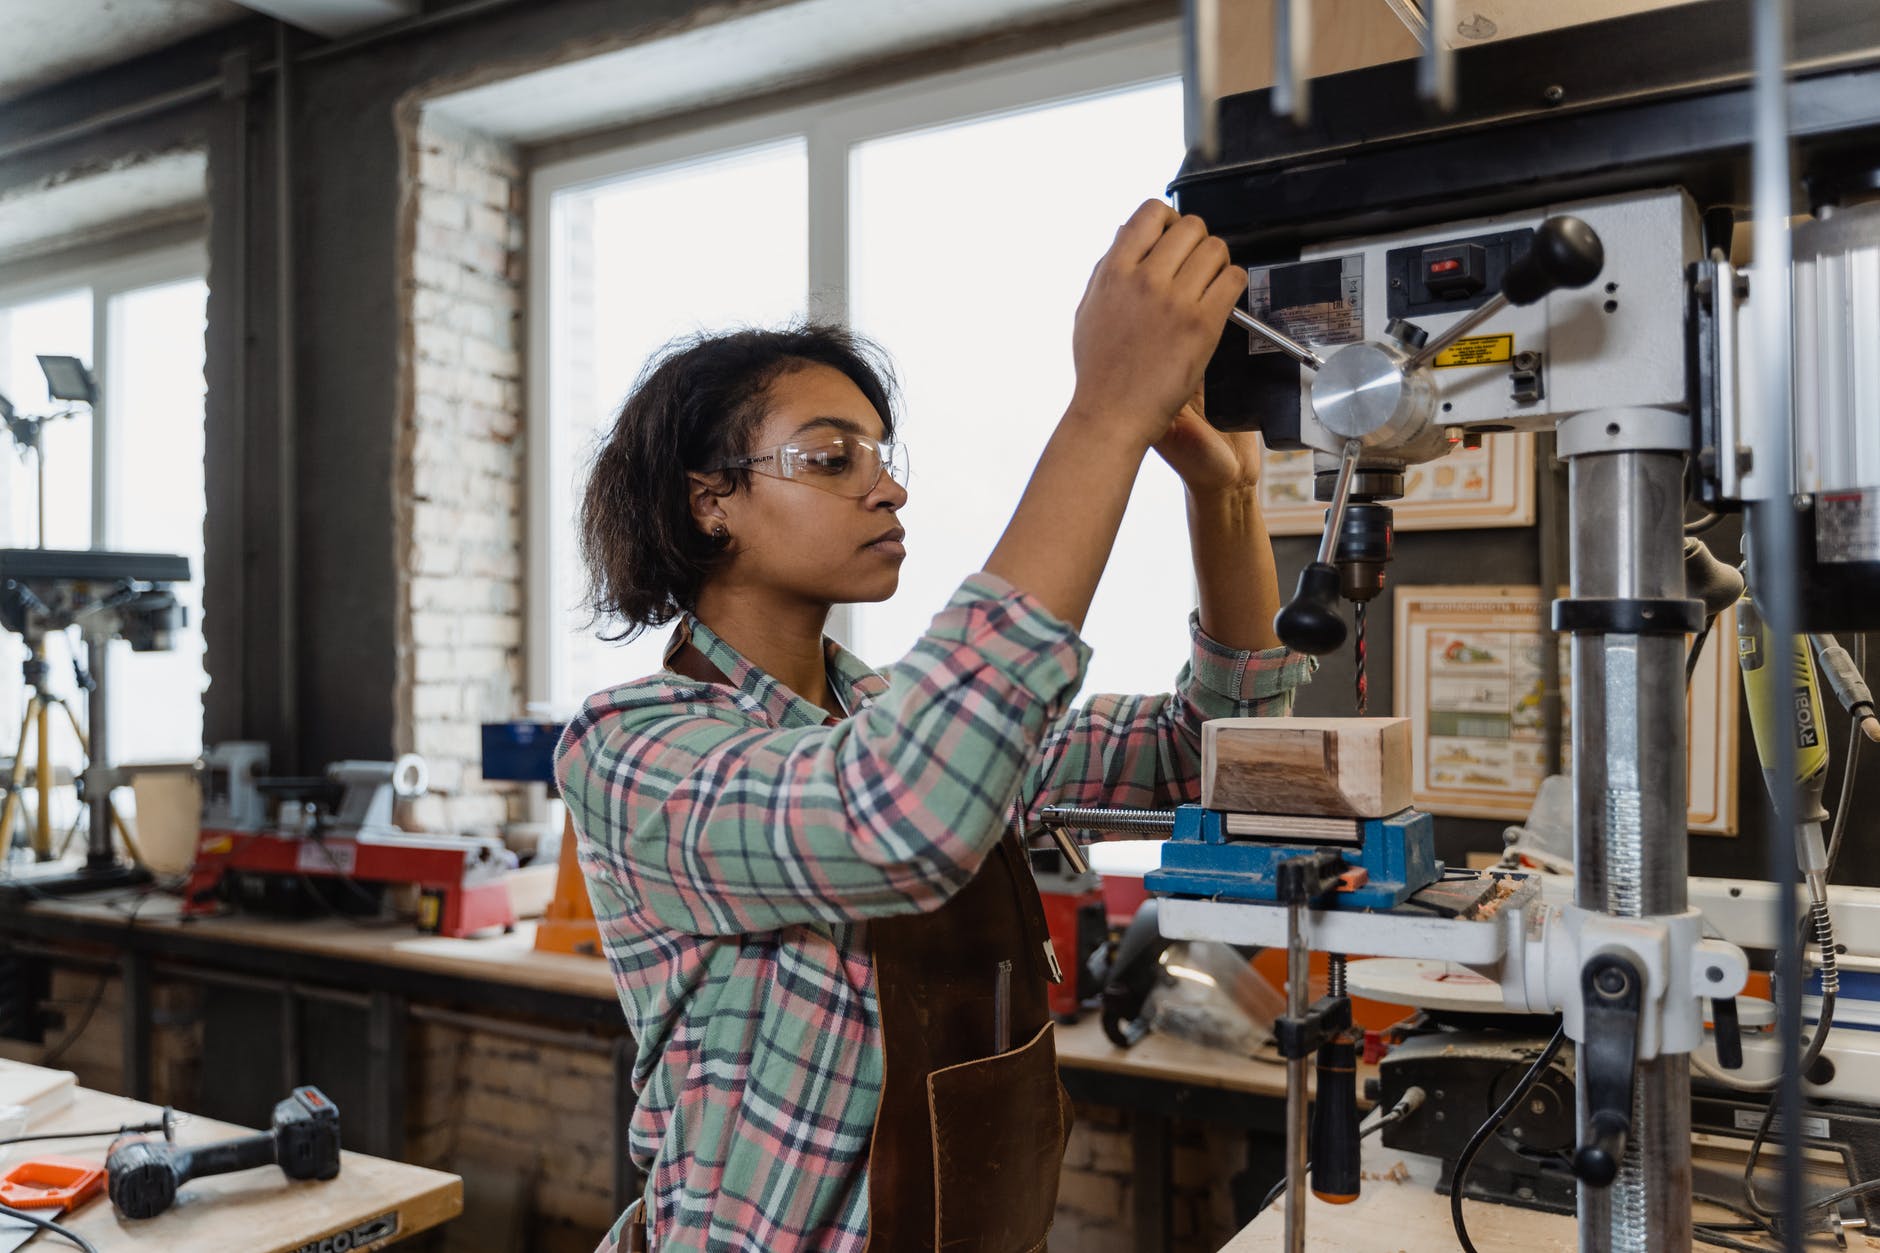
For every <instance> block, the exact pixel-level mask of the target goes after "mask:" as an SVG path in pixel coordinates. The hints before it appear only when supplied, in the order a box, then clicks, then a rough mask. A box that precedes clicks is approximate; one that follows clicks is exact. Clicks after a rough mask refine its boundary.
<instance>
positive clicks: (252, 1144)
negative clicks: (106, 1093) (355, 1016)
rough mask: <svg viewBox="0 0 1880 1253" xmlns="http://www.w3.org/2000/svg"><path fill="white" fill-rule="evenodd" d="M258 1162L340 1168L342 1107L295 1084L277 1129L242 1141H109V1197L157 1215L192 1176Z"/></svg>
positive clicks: (129, 1214) (308, 1172) (309, 1173)
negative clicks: (180, 1142)
mask: <svg viewBox="0 0 1880 1253" xmlns="http://www.w3.org/2000/svg"><path fill="white" fill-rule="evenodd" d="M256 1166H279V1167H280V1168H281V1169H282V1170H283V1171H284V1172H286V1174H287V1177H288V1178H289V1179H332V1178H334V1177H335V1176H336V1175H338V1174H339V1108H338V1107H337V1106H335V1105H334V1104H333V1102H331V1101H329V1100H327V1099H326V1094H325V1093H324V1092H322V1091H320V1089H318V1088H315V1087H305V1088H295V1089H294V1092H293V1095H292V1096H289V1097H288V1098H287V1099H286V1100H284V1101H282V1102H281V1103H280V1104H278V1105H276V1106H275V1107H274V1125H273V1127H272V1129H270V1130H268V1131H266V1132H263V1133H261V1134H259V1135H252V1136H243V1137H242V1138H241V1139H239V1140H224V1141H222V1142H221V1143H219V1144H195V1145H189V1146H187V1147H185V1146H183V1145H180V1144H177V1143H176V1142H175V1141H173V1140H167V1139H157V1138H155V1137H151V1136H139V1137H136V1138H134V1139H123V1140H119V1141H117V1142H116V1143H115V1144H113V1145H112V1146H111V1151H110V1154H109V1155H108V1156H107V1157H106V1158H105V1173H106V1175H107V1176H108V1178H109V1180H110V1185H109V1186H110V1192H111V1204H112V1205H114V1206H116V1207H117V1211H118V1213H120V1214H122V1215H124V1217H126V1218H155V1217H156V1216H157V1215H158V1214H161V1213H162V1212H163V1211H164V1210H166V1209H169V1208H170V1206H171V1205H172V1204H173V1203H174V1202H175V1201H176V1190H177V1189H178V1188H180V1187H182V1186H183V1185H184V1184H186V1183H188V1182H189V1181H190V1180H192V1179H201V1178H204V1177H205V1176H208V1175H226V1174H231V1173H233V1172H235V1171H238V1170H251V1169H253V1168H254V1167H256Z"/></svg>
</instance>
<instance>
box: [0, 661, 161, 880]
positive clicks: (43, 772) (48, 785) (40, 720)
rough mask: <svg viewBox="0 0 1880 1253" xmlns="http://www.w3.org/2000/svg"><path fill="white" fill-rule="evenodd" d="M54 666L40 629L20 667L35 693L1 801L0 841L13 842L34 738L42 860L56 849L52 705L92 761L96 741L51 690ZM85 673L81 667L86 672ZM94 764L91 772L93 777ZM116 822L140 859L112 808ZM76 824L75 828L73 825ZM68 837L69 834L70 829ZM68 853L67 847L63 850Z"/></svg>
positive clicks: (37, 840) (36, 849)
mask: <svg viewBox="0 0 1880 1253" xmlns="http://www.w3.org/2000/svg"><path fill="white" fill-rule="evenodd" d="M51 670H52V667H51V666H50V665H49V664H48V663H47V661H46V640H45V636H44V635H39V634H35V635H33V636H31V637H30V638H28V640H27V658H26V661H25V662H24V663H23V665H22V666H21V675H22V677H23V678H24V680H25V682H26V686H27V688H28V689H30V691H31V692H32V695H31V696H30V697H29V698H28V699H27V702H26V709H25V712H24V713H23V714H22V715H21V717H20V736H19V744H18V746H17V748H16V749H15V751H14V754H13V772H12V775H11V777H10V778H8V780H7V788H6V800H5V802H4V804H0V844H4V843H9V842H10V841H11V840H12V838H13V823H14V818H15V816H16V814H17V813H18V811H19V808H20V798H21V797H22V796H24V795H25V784H26V745H27V741H28V740H29V739H32V740H35V741H36V749H37V757H36V760H35V764H34V767H33V790H34V792H35V793H36V798H37V800H38V806H37V808H36V809H35V810H34V814H33V839H32V843H33V857H34V858H35V860H38V861H50V860H51V859H52V856H53V850H52V720H53V713H52V711H53V709H54V708H57V709H58V710H59V711H60V712H62V713H64V715H65V717H66V720H67V721H68V722H69V723H70V724H71V727H72V734H73V736H75V737H76V738H77V740H78V746H79V749H80V751H81V752H83V753H84V754H85V759H86V761H87V763H89V762H90V760H91V741H90V740H89V739H88V738H87V737H86V735H85V728H84V727H83V726H82V725H81V724H80V723H79V720H78V715H77V714H76V713H74V712H73V711H72V707H71V706H70V705H69V704H67V703H66V701H65V699H64V698H63V697H61V696H58V695H55V694H54V693H53V692H51V690H50V687H49V684H48V683H47V679H48V677H49V675H50V674H51ZM81 674H82V672H81ZM88 683H89V680H88V679H85V678H81V681H80V686H87V685H88ZM89 774H90V772H89V769H88V770H87V773H86V777H89ZM111 826H112V828H113V829H114V830H115V831H116V832H117V833H118V838H119V839H120V840H122V841H123V842H124V849H125V851H126V852H128V853H129V854H130V855H131V858H132V860H134V861H138V862H141V861H142V860H143V858H142V856H141V855H140V854H139V852H138V849H137V845H136V843H135V842H134V841H133V840H132V839H131V834H130V830H129V829H128V828H127V827H126V826H125V825H124V819H123V817H122V816H120V815H119V814H118V812H117V811H116V810H115V809H113V810H112V811H111ZM74 829H76V827H75V828H74ZM68 842H69V833H68ZM59 851H60V853H63V852H64V851H65V850H64V849H63V847H62V848H61V849H60V850H59Z"/></svg>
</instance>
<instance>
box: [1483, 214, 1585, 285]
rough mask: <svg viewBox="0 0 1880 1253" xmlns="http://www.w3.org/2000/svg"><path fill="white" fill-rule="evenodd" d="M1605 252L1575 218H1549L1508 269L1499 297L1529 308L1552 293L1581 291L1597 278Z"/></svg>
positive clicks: (1583, 224) (1537, 229) (1502, 281)
mask: <svg viewBox="0 0 1880 1253" xmlns="http://www.w3.org/2000/svg"><path fill="white" fill-rule="evenodd" d="M1605 264H1606V249H1605V247H1604V246H1603V245H1602V244H1601V243H1600V242H1599V236H1598V235H1597V234H1595V233H1594V231H1593V228H1592V227H1590V226H1588V225H1587V224H1586V223H1585V222H1582V221H1581V220H1580V219H1579V218H1575V217H1565V216H1562V217H1557V218H1548V219H1547V220H1546V221H1545V222H1542V223H1541V224H1540V226H1539V227H1537V228H1536V229H1535V231H1534V242H1533V244H1532V245H1530V246H1529V248H1528V250H1527V252H1526V253H1524V254H1523V255H1522V256H1521V258H1520V259H1519V260H1518V261H1516V262H1515V263H1514V264H1513V265H1511V266H1509V267H1508V273H1507V274H1505V275H1504V276H1503V277H1502V280H1501V294H1502V295H1504V296H1506V297H1507V298H1508V303H1509V304H1514V305H1531V304H1533V303H1534V302H1535V301H1537V300H1539V299H1541V298H1542V297H1543V296H1545V295H1547V293H1549V292H1551V291H1557V290H1559V289H1560V288H1563V287H1584V286H1586V285H1587V284H1588V283H1590V282H1592V281H1593V280H1594V279H1596V278H1598V277H1599V271H1600V270H1601V269H1602V268H1603V267H1604V266H1605Z"/></svg>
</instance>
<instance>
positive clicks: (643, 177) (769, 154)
mask: <svg viewBox="0 0 1880 1253" xmlns="http://www.w3.org/2000/svg"><path fill="white" fill-rule="evenodd" d="M806 177H807V169H806V162H805V155H804V148H803V142H802V140H800V139H795V140H786V141H785V142H782V143H777V144H770V145H765V146H763V147H759V148H754V149H750V150H747V151H743V152H735V153H731V154H729V155H723V156H718V157H714V158H712V159H708V160H702V161H695V162H689V163H682V164H678V165H675V166H670V167H665V168H657V169H653V170H649V171H647V172H644V173H640V174H636V175H633V176H631V177H627V178H624V179H619V180H615V181H610V182H606V183H603V184H601V185H599V186H595V187H588V188H577V189H571V190H569V191H566V192H563V193H562V194H561V195H558V196H557V197H556V198H555V199H554V201H553V203H552V208H551V211H550V212H551V216H550V219H549V229H550V232H551V236H552V241H553V242H552V245H551V247H552V253H551V259H550V263H549V264H550V265H551V266H552V267H553V273H554V275H555V280H556V281H555V282H554V284H553V290H552V291H551V294H550V299H551V300H552V302H553V304H552V307H551V313H550V317H551V320H552V321H551V325H552V326H553V327H554V328H555V329H554V331H553V332H552V336H553V348H552V349H551V356H550V362H551V364H550V375H551V378H550V387H551V389H552V390H551V400H550V410H549V412H550V415H551V424H552V425H551V431H552V438H551V439H550V440H549V441H548V456H547V457H546V458H545V460H546V462H547V467H548V478H547V482H546V488H547V502H548V510H547V519H548V526H549V528H550V533H551V534H552V535H553V536H554V537H555V542H554V543H553V545H552V549H551V552H552V556H551V558H550V561H549V562H548V563H547V565H548V569H547V571H546V573H547V574H548V575H549V578H548V580H547V581H546V582H538V583H537V585H536V586H535V587H533V588H532V589H531V595H532V597H533V598H535V599H536V603H537V604H542V603H544V600H545V602H546V604H547V606H549V612H548V613H547V614H545V615H541V616H539V617H538V618H537V621H538V622H544V619H545V620H546V622H545V625H547V629H548V631H549V632H550V634H551V636H552V638H553V640H554V649H553V651H552V653H551V661H550V667H551V668H550V671H549V677H548V679H547V682H546V683H545V684H544V685H543V687H542V688H541V689H538V692H540V691H546V692H547V693H548V694H549V695H548V699H549V701H550V703H552V704H553V705H554V706H555V707H556V708H557V709H562V710H568V709H572V708H574V707H576V706H578V705H579V703H580V702H581V700H582V699H583V698H584V697H586V696H587V695H588V694H589V693H590V692H595V691H598V690H600V689H601V688H604V687H607V686H609V685H611V684H615V683H621V682H624V681H626V680H628V679H633V678H637V677H639V676H640V675H643V674H651V673H652V672H653V671H655V670H657V669H659V665H660V653H661V650H662V648H663V646H664V641H663V639H661V638H660V637H659V635H657V634H649V635H646V636H643V637H641V638H640V639H638V640H635V641H633V642H632V643H630V644H627V645H625V646H624V647H622V646H617V645H609V644H607V643H605V642H603V641H601V640H599V639H597V638H595V634H594V632H593V631H592V630H590V629H589V628H588V615H587V613H586V612H585V611H584V610H583V609H582V608H581V605H580V599H581V593H582V589H583V588H584V587H585V585H586V578H585V575H584V573H583V571H582V567H581V561H580V553H579V551H578V546H577V543H576V534H577V532H576V529H575V527H576V514H577V513H578V511H579V509H580V504H581V488H582V485H583V483H584V482H585V481H586V472H587V466H588V462H589V459H590V458H591V456H592V454H593V452H594V450H595V449H596V447H597V446H598V442H599V441H600V440H602V439H604V438H605V437H606V435H607V432H608V429H609V423H610V421H611V419H612V417H613V415H614V413H615V411H617V410H618V409H619V407H620V402H621V401H622V400H623V399H625V397H626V395H627V392H628V391H629V390H630V389H631V388H632V386H633V381H634V379H635V378H636V377H637V376H638V375H639V373H640V368H641V367H642V366H643V365H645V364H646V361H647V359H648V358H649V357H650V356H652V355H653V354H654V353H655V352H657V351H658V350H659V349H660V348H661V347H662V346H663V345H665V344H666V343H667V342H669V341H670V340H672V339H673V338H674V337H676V336H679V335H684V334H688V333H692V332H697V331H700V330H707V329H717V328H720V327H724V326H731V325H738V324H744V323H749V324H753V325H766V324H774V323H778V322H782V321H785V320H787V319H789V318H793V317H800V316H801V315H802V313H803V308H804V292H805V291H806V290H807V287H808V277H807V276H808V250H807V245H806V243H805V238H806V234H807V232H806V226H805V223H806V221H807V214H808V200H807V197H806V195H805V192H804V184H805V179H806ZM539 447H540V446H539V445H538V450H539ZM542 486H543V483H542V480H541V479H540V478H538V479H537V480H536V487H537V488H538V490H539V489H540V488H541V487H542ZM539 516H541V515H539V514H538V517H539ZM537 577H538V579H539V578H540V574H538V576H537Z"/></svg>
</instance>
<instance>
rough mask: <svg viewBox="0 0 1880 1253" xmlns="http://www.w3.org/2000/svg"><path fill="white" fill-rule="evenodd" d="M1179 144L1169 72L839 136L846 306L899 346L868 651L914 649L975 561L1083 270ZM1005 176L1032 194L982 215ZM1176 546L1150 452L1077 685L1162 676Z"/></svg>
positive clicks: (1020, 482)
mask: <svg viewBox="0 0 1880 1253" xmlns="http://www.w3.org/2000/svg"><path fill="white" fill-rule="evenodd" d="M1181 154H1182V145H1181V87H1180V84H1178V83H1164V84H1156V85H1153V86H1148V87H1141V88H1137V89H1135V90H1131V91H1119V92H1113V93H1109V94H1106V95H1103V96H1098V97H1096V98H1094V99H1083V100H1075V101H1070V102H1066V103H1060V104H1054V105H1048V106H1045V107H1042V108H1037V109H1031V110H1027V111H1025V112H1023V113H1017V114H1012V115H1009V116H1004V117H997V118H992V119H988V120H983V121H974V122H967V123H963V124H959V125H954V126H947V127H943V128H940V129H935V130H928V131H922V132H919V133H917V134H913V135H903V136H895V137H892V138H888V139H879V140H872V141H869V142H866V143H862V144H858V145H856V147H855V148H854V150H853V153H852V156H851V163H850V180H851V181H850V187H851V192H850V208H849V232H850V233H849V248H850V253H849V276H850V282H849V309H850V313H851V315H852V317H853V320H854V323H855V326H856V328H857V329H858V330H860V331H862V332H863V333H865V334H867V335H869V336H872V337H873V338H875V339H876V340H878V341H879V342H880V343H881V344H882V345H883V346H884V347H886V348H887V350H888V351H889V353H891V354H892V355H893V357H894V361H895V365H896V367H897V368H898V370H899V372H900V376H901V381H902V383H903V385H904V387H905V393H906V414H907V421H906V426H905V432H906V434H905V440H906V443H907V444H908V447H909V450H910V454H911V456H912V459H913V470H914V482H913V483H911V484H909V488H908V502H907V507H906V509H904V510H903V511H902V517H903V518H904V520H905V524H906V526H907V530H908V556H907V561H906V562H905V563H903V565H902V567H901V588H900V591H899V592H898V593H896V595H895V597H894V599H893V600H891V601H888V602H886V603H885V604H880V605H858V606H856V607H855V610H854V613H853V623H854V625H853V628H852V632H853V636H854V639H855V642H856V644H857V645H858V646H859V650H860V652H861V653H862V655H864V656H866V657H868V658H869V659H870V660H871V661H872V662H874V663H875V664H877V665H881V664H885V663H887V662H888V661H891V660H892V659H894V658H896V657H899V656H901V655H902V654H903V653H905V652H906V651H907V650H908V649H909V648H911V647H912V646H913V644H914V641H915V640H916V639H918V638H919V637H920V634H921V632H923V631H925V630H926V629H927V624H928V622H929V620H931V619H932V617H933V615H934V611H935V610H937V609H938V608H939V607H940V606H941V605H942V604H944V603H945V602H946V598H947V597H948V596H949V595H951V593H952V591H953V589H954V588H955V587H957V586H958V585H959V582H960V580H961V579H963V578H965V577H966V576H967V575H968V574H971V573H972V572H973V571H975V570H977V569H979V568H980V567H981V566H982V565H984V564H985V560H986V556H987V554H989V553H990V552H991V551H992V547H993V545H994V544H995V543H997V542H998V538H999V535H1000V533H1001V532H1002V531H1003V530H1004V529H1005V523H1006V521H1007V519H1009V518H1010V517H1011V513H1012V509H1013V507H1014V506H1015V505H1016V504H1017V503H1018V497H1019V493H1020V492H1021V491H1023V490H1024V486H1025V481H1026V479H1028V478H1029V477H1030V475H1031V469H1032V466H1033V465H1034V464H1035V463H1036V462H1037V460H1038V455H1039V453H1041V452H1042V451H1043V450H1044V444H1045V440H1046V439H1047V438H1048V437H1049V436H1050V434H1051V431H1052V428H1053V427H1055V426H1056V424H1057V419H1058V417H1059V415H1060V414H1061V413H1062V412H1063V410H1064V405H1065V402H1066V401H1067V400H1069V398H1070V394H1071V386H1072V383H1073V381H1074V375H1073V372H1072V369H1071V352H1070V344H1071V320H1072V315H1073V313H1074V312H1075V311H1076V308H1077V301H1078V298H1079V297H1080V296H1081V295H1082V294H1083V290H1084V283H1085V281H1086V280H1087V279H1088V278H1089V277H1090V267H1091V265H1092V264H1093V263H1094V262H1095V261H1096V259H1097V258H1098V257H1100V256H1101V255H1103V252H1104V250H1105V249H1106V248H1108V247H1109V245H1110V240H1111V237H1112V236H1113V235H1114V234H1115V232H1116V228H1117V226H1118V224H1120V223H1121V222H1122V221H1123V219H1124V218H1126V217H1128V216H1129V214H1130V212H1131V211H1132V210H1134V209H1135V207H1136V206H1137V205H1138V204H1140V203H1142V200H1143V199H1144V196H1145V194H1146V193H1145V190H1144V189H1145V188H1147V189H1154V188H1157V187H1160V186H1162V185H1163V184H1164V183H1166V181H1167V180H1168V178H1169V176H1170V175H1171V174H1172V173H1173V171H1174V170H1175V168H1176V166H1178V165H1179V164H1180V162H1181ZM1019 187H1026V188H1031V189H1034V191H1033V193H1032V194H1031V195H1028V196H1027V198H1026V199H1027V201H1028V203H1026V204H1025V205H1023V206H1015V211H1014V212H1011V213H1005V212H987V211H986V210H987V209H989V208H993V207H994V206H996V205H997V204H998V203H999V202H1000V201H1001V200H1003V199H1004V197H1003V196H1002V195H1000V194H998V193H997V192H996V191H995V190H994V189H1000V188H1019ZM1047 189H1048V195H1045V194H1040V193H1045V192H1046V191H1047ZM1008 203H1009V202H1008ZM1047 206H1048V207H1047ZM1186 551H1187V530H1186V516H1185V514H1184V511H1183V503H1182V489H1181V481H1180V480H1179V479H1177V478H1176V477H1175V474H1174V472H1173V471H1171V470H1170V469H1169V468H1168V467H1167V466H1166V465H1164V464H1163V463H1162V462H1161V461H1159V460H1158V459H1157V458H1155V457H1154V456H1153V455H1151V456H1150V457H1148V458H1147V459H1146V460H1145V461H1144V463H1143V469H1142V474H1141V475H1140V476H1139V477H1138V479H1137V481H1136V490H1135V493H1134V494H1133V495H1132V496H1131V498H1130V504H1129V512H1128V514H1127V515H1126V517H1125V520H1124V523H1123V528H1122V531H1121V532H1120V533H1119V535H1118V536H1117V541H1116V547H1115V548H1114V549H1113V550H1112V552H1111V556H1110V563H1109V565H1108V566H1107V567H1106V568H1105V571H1104V576H1103V583H1102V585H1101V587H1100V588H1099V590H1098V593H1097V598H1096V600H1095V601H1094V602H1093V603H1092V605H1091V608H1090V614H1089V618H1088V621H1087V624H1086V627H1085V631H1084V636H1085V638H1086V640H1088V641H1089V643H1090V645H1091V648H1092V658H1091V665H1090V672H1089V674H1088V675H1087V676H1086V679H1085V690H1086V691H1109V692H1155V691H1162V690H1165V689H1166V688H1168V687H1169V686H1171V685H1172V684H1173V682H1174V680H1175V671H1176V669H1177V668H1178V667H1179V666H1180V665H1181V662H1182V660H1183V659H1184V658H1185V657H1186V656H1187V649H1186V643H1185V642H1186V640H1187V622H1186V619H1187V613H1188V609H1189V607H1190V606H1192V605H1193V603H1194V595H1195V589H1194V576H1193V573H1192V571H1191V570H1190V567H1189V564H1188V563H1187V562H1186V561H1182V560H1170V554H1171V553H1176V554H1181V553H1185V552H1186Z"/></svg>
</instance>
